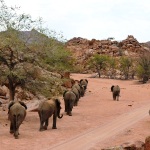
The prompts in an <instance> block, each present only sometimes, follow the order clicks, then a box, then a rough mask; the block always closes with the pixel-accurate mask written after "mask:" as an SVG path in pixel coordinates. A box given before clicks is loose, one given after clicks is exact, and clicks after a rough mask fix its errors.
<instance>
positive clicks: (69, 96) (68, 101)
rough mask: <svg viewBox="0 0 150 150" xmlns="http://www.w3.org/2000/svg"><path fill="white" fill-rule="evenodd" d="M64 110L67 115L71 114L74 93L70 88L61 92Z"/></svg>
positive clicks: (74, 97)
mask: <svg viewBox="0 0 150 150" xmlns="http://www.w3.org/2000/svg"><path fill="white" fill-rule="evenodd" d="M63 98H64V103H65V112H66V113H67V115H69V116H72V109H73V106H74V103H75V101H76V94H75V93H74V92H73V91H72V90H68V91H65V92H64V93H63Z"/></svg>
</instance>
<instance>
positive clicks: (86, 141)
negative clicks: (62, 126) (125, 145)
mask: <svg viewBox="0 0 150 150" xmlns="http://www.w3.org/2000/svg"><path fill="white" fill-rule="evenodd" d="M148 109H149V106H147V105H146V106H144V107H142V108H138V109H136V110H134V111H132V112H130V113H125V114H123V115H121V116H119V117H117V118H116V119H114V120H113V121H111V122H109V123H107V124H105V125H103V126H99V127H97V128H95V129H94V130H91V131H88V132H86V133H84V134H80V135H78V136H76V137H74V138H72V139H71V140H68V141H66V142H63V143H61V144H58V145H55V146H53V147H51V148H50V150H53V149H54V150H70V147H71V150H83V149H84V150H89V149H90V148H91V147H93V146H94V145H95V144H96V143H97V142H98V143H100V142H102V141H104V140H109V138H111V137H113V136H115V135H116V134H118V133H120V132H121V131H123V130H124V129H126V128H127V127H129V126H132V125H133V124H135V123H137V122H138V121H139V120H141V119H143V118H144V117H146V116H147V115H148V113H147V110H148Z"/></svg>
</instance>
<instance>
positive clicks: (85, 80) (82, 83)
mask: <svg viewBox="0 0 150 150" xmlns="http://www.w3.org/2000/svg"><path fill="white" fill-rule="evenodd" d="M80 84H81V85H82V86H84V88H85V90H86V89H87V85H88V80H87V79H81V80H80Z"/></svg>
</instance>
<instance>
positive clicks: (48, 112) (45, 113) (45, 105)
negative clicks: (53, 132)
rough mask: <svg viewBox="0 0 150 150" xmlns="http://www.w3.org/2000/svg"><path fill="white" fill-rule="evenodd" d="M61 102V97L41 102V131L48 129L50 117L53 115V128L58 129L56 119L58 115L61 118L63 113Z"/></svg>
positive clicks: (39, 110)
mask: <svg viewBox="0 0 150 150" xmlns="http://www.w3.org/2000/svg"><path fill="white" fill-rule="evenodd" d="M60 105H61V103H60V100H59V99H48V100H46V101H43V102H41V103H40V104H39V107H38V114H39V118H40V128H39V131H44V130H47V127H48V124H49V118H50V117H51V116H52V115H53V124H52V129H57V127H56V121H57V117H58V118H59V119H61V118H62V117H63V114H62V115H61V116H60V110H61V106H60Z"/></svg>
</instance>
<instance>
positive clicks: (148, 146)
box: [144, 136, 150, 150]
mask: <svg viewBox="0 0 150 150" xmlns="http://www.w3.org/2000/svg"><path fill="white" fill-rule="evenodd" d="M144 150H150V136H148V137H146V139H145V149H144Z"/></svg>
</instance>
